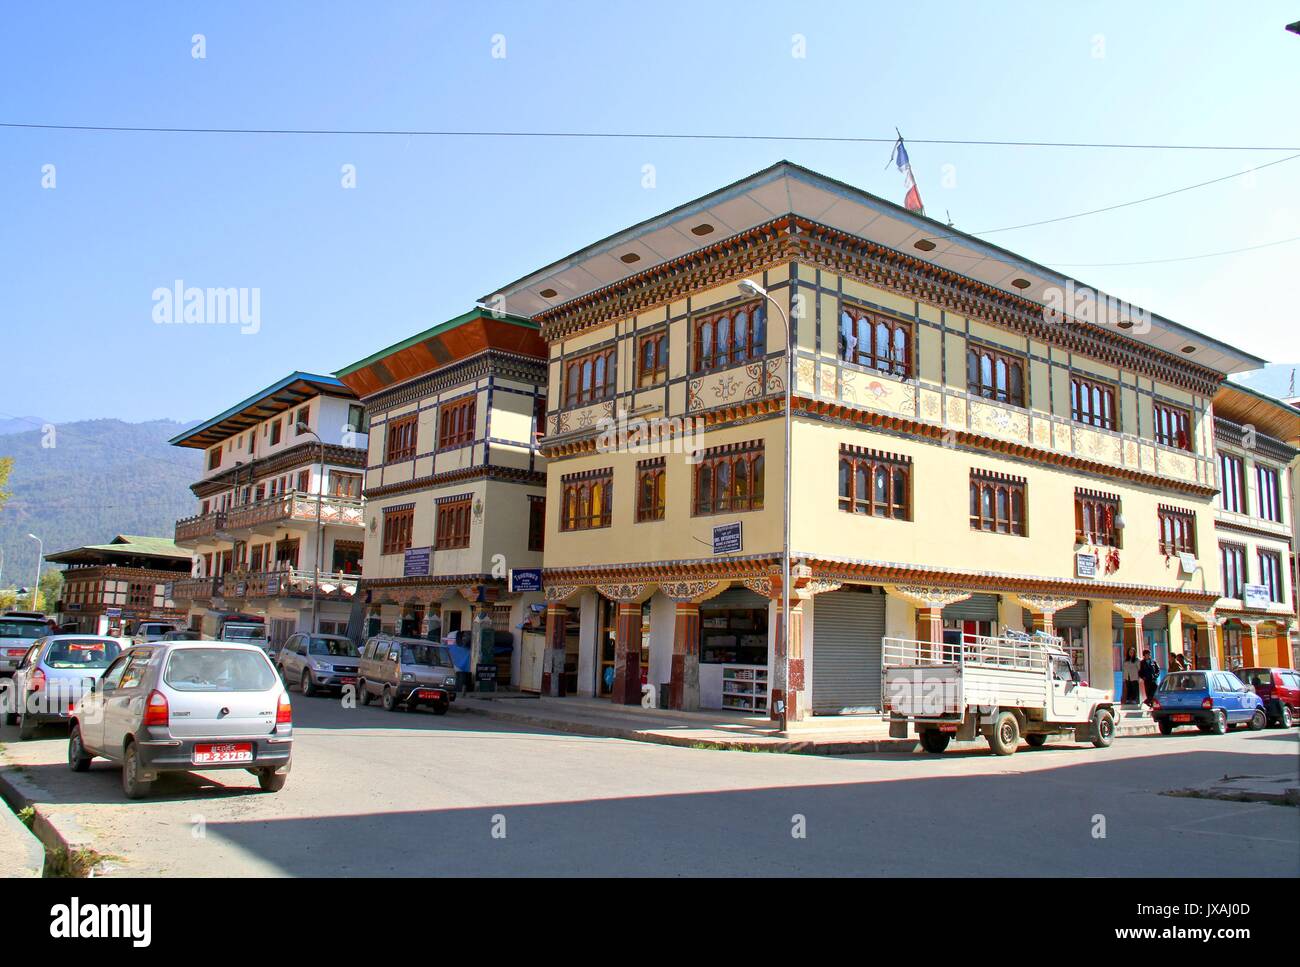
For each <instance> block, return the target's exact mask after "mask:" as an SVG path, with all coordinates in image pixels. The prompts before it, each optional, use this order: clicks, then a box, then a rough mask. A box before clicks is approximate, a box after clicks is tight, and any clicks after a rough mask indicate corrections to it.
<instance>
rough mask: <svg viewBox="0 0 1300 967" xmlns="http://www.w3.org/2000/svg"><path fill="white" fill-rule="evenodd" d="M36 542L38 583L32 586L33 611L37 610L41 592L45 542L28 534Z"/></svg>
mask: <svg viewBox="0 0 1300 967" xmlns="http://www.w3.org/2000/svg"><path fill="white" fill-rule="evenodd" d="M27 536H28V537H30V538H31V539H32V540H34V541H35V542H36V583H35V584H33V585H32V610H33V611H35V610H36V595H37V594H38V593H39V592H40V590H41V559H42V558H43V557H44V556H45V542H44V541H43V540H41V539H40V538H39V537H37V536H36V535H35V534H28V535H27Z"/></svg>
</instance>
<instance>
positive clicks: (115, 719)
mask: <svg viewBox="0 0 1300 967" xmlns="http://www.w3.org/2000/svg"><path fill="white" fill-rule="evenodd" d="M149 655H150V651H146V650H144V649H132V651H131V654H130V659H131V660H130V661H128V662H127V664H126V668H125V669H123V671H122V677H121V679H119V680H118V683H117V687H116V688H114V689H113V691H112V692H111V693H105V694H104V744H103V747H102V748H101V750H100V751H101V754H102V755H105V756H109V757H111V758H115V759H118V758H121V756H122V744H123V742H125V740H126V736H127V734H128V733H130V732H133V731H134V730H135V724H136V719H137V718H138V717H139V711H140V710H141V709H143V707H144V695H145V692H144V685H145V675H146V672H147V671H148V670H149Z"/></svg>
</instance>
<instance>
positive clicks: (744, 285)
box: [740, 279, 767, 299]
mask: <svg viewBox="0 0 1300 967" xmlns="http://www.w3.org/2000/svg"><path fill="white" fill-rule="evenodd" d="M740 291H741V292H743V293H745V294H746V295H756V296H759V297H760V298H763V299H766V298H767V290H766V289H765V288H763V287H762V286H761V285H759V284H758V283H757V282H755V281H754V280H753V279H741V280H740Z"/></svg>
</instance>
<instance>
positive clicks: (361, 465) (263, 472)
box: [190, 440, 366, 497]
mask: <svg viewBox="0 0 1300 967" xmlns="http://www.w3.org/2000/svg"><path fill="white" fill-rule="evenodd" d="M319 461H320V453H319V446H318V444H317V443H316V441H315V440H308V441H305V442H303V443H298V444H295V445H294V446H291V447H289V448H288V449H287V450H281V451H280V452H279V453H273V454H271V455H270V456H266V457H259V458H258V459H256V460H253V461H252V462H251V463H242V464H240V465H239V466H236V467H231V468H230V469H229V470H223V471H221V473H219V474H216V475H214V476H211V477H205V478H204V479H202V480H200V481H198V482H197V483H194V484H191V485H190V490H192V491H193V492H194V495H195V496H196V497H210V496H212V495H213V494H219V493H221V492H222V491H223V490H227V489H229V488H230V487H233V486H235V483H236V481H238V483H239V486H241V487H242V486H244V485H245V484H252V483H256V482H257V480H258V478H259V477H262V476H269V475H271V474H275V473H279V472H280V471H282V470H289V469H292V468H294V467H298V466H300V465H301V464H304V463H310V464H315V463H318V462H319ZM325 463H326V464H327V465H328V464H332V465H333V466H336V467H349V468H353V469H356V470H364V469H365V468H366V451H365V450H364V449H362V448H361V447H345V446H340V445H339V444H337V443H327V444H325Z"/></svg>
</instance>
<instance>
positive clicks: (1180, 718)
mask: <svg viewBox="0 0 1300 967" xmlns="http://www.w3.org/2000/svg"><path fill="white" fill-rule="evenodd" d="M1191 720H1192V717H1191V716H1190V715H1175V716H1174V721H1175V722H1190V721H1191Z"/></svg>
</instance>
